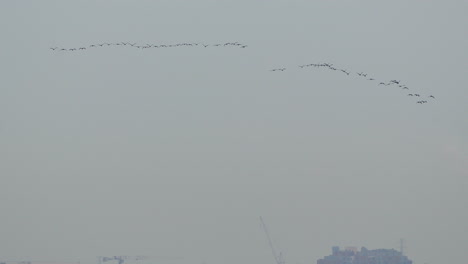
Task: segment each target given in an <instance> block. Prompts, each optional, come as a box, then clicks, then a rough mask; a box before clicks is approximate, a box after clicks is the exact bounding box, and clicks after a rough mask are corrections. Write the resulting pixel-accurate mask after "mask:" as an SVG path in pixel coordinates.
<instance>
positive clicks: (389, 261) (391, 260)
mask: <svg viewBox="0 0 468 264" xmlns="http://www.w3.org/2000/svg"><path fill="white" fill-rule="evenodd" d="M412 263H413V261H411V260H409V259H408V257H406V256H404V255H403V254H402V253H401V252H400V251H397V250H395V249H373V250H368V249H367V248H365V247H362V248H361V251H358V250H357V248H355V247H347V248H345V249H344V250H340V248H339V247H332V254H331V255H329V256H325V257H324V258H323V259H319V260H317V264H412Z"/></svg>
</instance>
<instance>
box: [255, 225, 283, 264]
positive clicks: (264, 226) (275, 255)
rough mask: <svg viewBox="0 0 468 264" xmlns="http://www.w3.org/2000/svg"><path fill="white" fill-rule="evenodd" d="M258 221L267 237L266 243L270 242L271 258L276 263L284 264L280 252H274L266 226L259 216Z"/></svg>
mask: <svg viewBox="0 0 468 264" xmlns="http://www.w3.org/2000/svg"><path fill="white" fill-rule="evenodd" d="M260 222H261V223H262V227H263V230H264V231H265V234H266V237H267V239H268V243H269V244H270V248H271V252H272V253H273V258H274V259H275V261H276V264H284V263H285V262H284V259H283V254H282V253H281V252H280V253H279V255H277V254H276V250H275V247H273V242H271V238H270V233H269V232H268V228H267V227H266V225H265V222H264V221H263V218H262V217H261V216H260Z"/></svg>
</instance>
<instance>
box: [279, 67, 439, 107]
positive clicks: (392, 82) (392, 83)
mask: <svg viewBox="0 0 468 264" xmlns="http://www.w3.org/2000/svg"><path fill="white" fill-rule="evenodd" d="M298 67H299V68H301V69H303V68H308V67H315V68H326V69H329V70H332V71H337V72H341V73H343V74H346V75H348V76H349V75H350V74H352V72H351V71H349V70H346V69H339V68H336V67H334V66H333V64H331V63H311V64H305V65H299V66H298ZM285 70H286V68H276V69H272V70H270V71H272V72H276V71H285ZM355 74H356V75H357V76H359V77H361V78H364V79H366V80H367V81H376V79H374V78H372V77H370V76H369V74H367V73H364V72H356V73H355ZM378 85H384V86H395V87H398V88H401V89H402V90H409V89H410V88H409V87H408V86H406V85H404V84H402V83H401V81H399V80H390V81H388V82H379V84H378ZM408 96H412V97H418V98H422V97H421V95H420V94H418V93H409V94H408ZM427 98H431V99H432V100H434V99H435V96H433V95H429V96H427ZM416 103H418V104H426V103H427V101H426V100H419V101H417V102H416Z"/></svg>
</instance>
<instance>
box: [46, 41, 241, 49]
mask: <svg viewBox="0 0 468 264" xmlns="http://www.w3.org/2000/svg"><path fill="white" fill-rule="evenodd" d="M111 46H120V47H131V48H137V49H150V48H178V47H204V48H208V47H238V48H241V49H244V48H247V45H245V44H242V43H239V42H226V43H217V44H206V43H176V44H160V45H157V44H138V43H130V42H115V43H108V42H104V43H98V44H91V45H88V46H81V47H73V48H61V47H50V49H51V50H52V51H85V50H87V49H93V48H94V49H95V48H102V47H111Z"/></svg>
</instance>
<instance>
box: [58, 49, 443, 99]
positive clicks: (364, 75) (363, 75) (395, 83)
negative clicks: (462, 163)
mask: <svg viewBox="0 0 468 264" xmlns="http://www.w3.org/2000/svg"><path fill="white" fill-rule="evenodd" d="M111 46H120V47H131V48H137V49H150V48H177V47H203V48H208V47H237V48H242V49H244V48H246V47H248V46H247V45H245V44H242V43H239V42H226V43H216V44H206V43H176V44H159V45H157V44H138V43H131V42H115V43H108V42H103V43H98V44H91V45H88V46H81V47H74V48H63V47H62V48H60V47H50V49H51V50H52V51H59V52H60V51H62V52H64V51H66V52H73V51H85V50H88V49H96V48H102V47H111ZM309 67H314V68H326V69H329V70H332V71H336V72H340V73H343V74H346V75H348V76H349V75H351V74H352V72H351V71H349V70H346V69H339V68H336V67H334V66H333V64H331V63H311V64H305V65H299V68H301V69H304V68H309ZM270 71H272V72H283V71H286V68H276V69H272V70H270ZM355 74H356V75H357V76H359V77H361V78H364V79H366V80H367V81H374V82H375V81H376V79H374V78H372V77H370V76H368V74H367V73H364V72H356V73H355ZM378 85H383V86H396V87H399V88H401V89H403V90H409V89H410V88H409V87H408V86H406V85H404V84H402V83H401V81H399V80H390V81H388V82H379V83H378ZM408 96H410V97H418V98H422V97H421V95H420V94H418V93H409V94H408ZM427 97H428V98H431V100H434V99H435V97H434V96H433V95H429V96H427ZM427 102H428V101H426V100H419V101H417V102H416V103H418V104H426V103H427Z"/></svg>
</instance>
